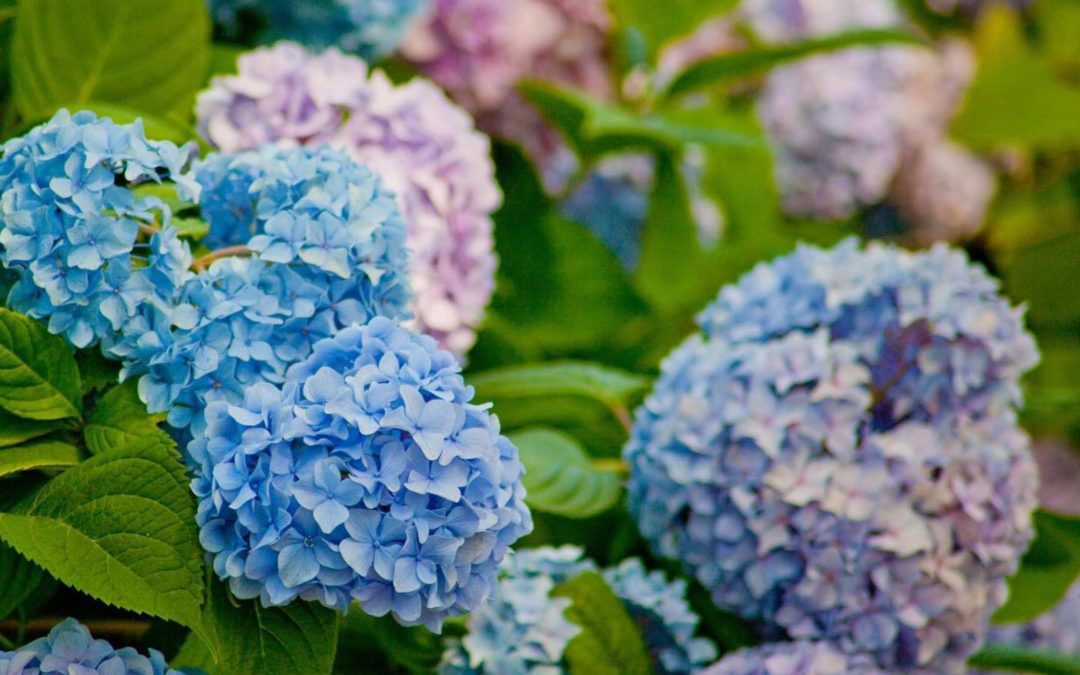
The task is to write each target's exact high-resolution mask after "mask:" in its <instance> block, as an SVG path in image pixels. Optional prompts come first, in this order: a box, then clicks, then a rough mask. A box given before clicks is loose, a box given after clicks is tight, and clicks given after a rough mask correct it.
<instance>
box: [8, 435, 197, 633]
mask: <svg viewBox="0 0 1080 675" xmlns="http://www.w3.org/2000/svg"><path fill="white" fill-rule="evenodd" d="M0 539H3V540H4V541H6V542H7V543H8V544H10V545H11V546H12V547H14V548H15V549H16V550H17V551H19V552H20V553H21V554H23V555H24V556H26V557H27V558H29V559H30V560H32V561H34V562H35V563H37V564H38V565H41V566H42V567H44V568H45V570H46V571H48V572H49V573H50V574H52V575H53V576H54V577H56V578H57V579H58V580H60V581H62V582H63V583H65V584H67V585H69V586H72V587H74V588H76V589H78V590H80V591H82V592H84V593H87V594H88V595H91V596H93V597H95V598H97V599H99V600H102V601H103V602H106V603H109V604H112V605H116V606H118V607H121V608H123V609H128V610H131V611H135V612H141V613H144V614H150V615H153V616H157V617H161V618H163V619H168V620H170V621H175V622H177V623H180V624H184V625H187V626H192V627H197V626H199V625H200V605H201V604H202V595H203V567H202V557H203V551H202V548H201V547H200V546H199V541H198V530H197V528H196V526H195V501H194V498H193V497H192V495H191V492H190V491H189V489H188V478H187V475H186V474H185V472H184V468H183V466H182V465H181V462H180V455H179V453H177V452H176V451H175V449H170V448H165V447H162V446H161V445H160V444H157V443H147V444H146V445H145V447H128V448H123V449H120V450H116V451H112V452H109V453H108V454H104V455H99V456H97V457H94V458H91V459H89V460H87V461H86V462H83V463H82V464H79V465H78V466H76V467H75V468H72V469H70V470H68V471H66V472H64V473H63V474H60V475H59V476H57V477H56V478H53V479H52V480H51V481H49V482H47V483H46V484H45V485H44V486H43V487H41V488H40V489H38V490H36V491H34V492H32V493H31V494H30V495H29V496H27V497H25V498H23V499H22V500H20V501H19V503H17V504H16V505H15V506H14V507H13V508H12V509H11V510H10V512H9V513H0Z"/></svg>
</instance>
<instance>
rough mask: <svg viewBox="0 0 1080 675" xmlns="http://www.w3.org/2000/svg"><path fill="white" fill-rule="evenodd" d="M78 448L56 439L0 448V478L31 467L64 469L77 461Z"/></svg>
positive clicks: (28, 469)
mask: <svg viewBox="0 0 1080 675" xmlns="http://www.w3.org/2000/svg"><path fill="white" fill-rule="evenodd" d="M79 459H80V458H79V449H78V448H76V447H75V446H74V445H68V444H67V443H60V442H57V441H41V442H38V443H28V444H27V445H20V446H18V447H14V448H5V449H3V450H0V478H2V477H3V476H7V475H9V474H13V473H18V472H20V471H30V470H31V469H66V468H68V467H72V466H75V465H76V464H78V463H79Z"/></svg>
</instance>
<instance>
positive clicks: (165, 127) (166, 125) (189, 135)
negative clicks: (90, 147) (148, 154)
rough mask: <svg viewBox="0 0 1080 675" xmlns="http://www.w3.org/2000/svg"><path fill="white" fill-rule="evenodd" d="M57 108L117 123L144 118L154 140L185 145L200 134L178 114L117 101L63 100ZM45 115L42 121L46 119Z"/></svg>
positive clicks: (127, 122) (145, 128) (147, 135)
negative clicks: (171, 115)
mask: <svg viewBox="0 0 1080 675" xmlns="http://www.w3.org/2000/svg"><path fill="white" fill-rule="evenodd" d="M57 108H67V109H68V110H89V111H91V112H94V113H96V114H97V116H98V117H108V118H109V119H111V120H112V121H113V122H116V123H117V124H132V123H134V122H135V120H142V125H143V129H144V130H145V131H146V137H147V138H149V139H150V140H154V141H172V142H173V143H176V144H177V145H183V144H184V143H187V142H189V141H194V140H197V139H198V134H196V133H195V129H193V128H192V127H191V125H190V124H188V123H186V122H185V121H183V120H185V119H186V116H185V117H180V116H179V115H177V116H176V117H177V118H176V119H174V118H172V117H168V116H166V117H159V116H157V115H154V114H152V113H150V112H144V111H142V110H135V109H132V108H129V107H127V106H124V105H118V104H116V103H103V102H100V101H86V102H63V103H61V104H60V105H59V106H57ZM44 120H45V118H44V117H43V118H42V119H41V120H40V121H44Z"/></svg>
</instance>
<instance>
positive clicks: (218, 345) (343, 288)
mask: <svg viewBox="0 0 1080 675" xmlns="http://www.w3.org/2000/svg"><path fill="white" fill-rule="evenodd" d="M195 178H196V180H197V181H198V182H199V184H200V185H201V187H202V196H201V200H200V207H201V209H202V213H203V216H204V218H205V219H206V222H207V224H208V225H209V228H210V234H209V236H208V239H210V240H212V241H213V242H214V245H215V246H237V245H239V246H243V247H246V249H248V250H250V252H251V257H226V258H223V259H219V260H217V261H215V262H213V263H212V264H211V265H210V266H209V268H208V269H207V270H205V271H204V272H202V273H200V274H199V275H197V276H195V277H193V278H192V279H190V280H189V281H188V282H187V283H186V284H185V285H184V288H183V289H182V291H181V294H180V298H179V301H178V306H177V309H176V310H175V312H174V317H173V319H172V321H171V325H170V322H168V321H163V320H161V317H152V318H151V320H150V321H148V323H147V324H146V325H144V326H140V327H139V330H138V331H133V332H134V334H133V335H132V336H131V339H129V340H127V341H125V343H124V345H123V348H124V352H125V356H126V359H127V361H128V363H129V364H131V365H129V367H128V373H127V374H128V375H131V374H141V373H142V371H145V375H143V377H142V379H141V380H140V382H139V390H140V393H141V395H142V397H143V400H144V401H145V402H146V403H147V404H148V406H149V408H150V410H151V411H154V412H159V411H168V412H169V422H170V424H172V425H173V426H174V427H177V428H186V427H189V426H190V427H191V431H192V433H193V434H195V435H198V434H199V432H200V431H201V425H202V417H201V411H202V409H203V408H204V407H205V406H206V404H207V403H210V402H211V401H215V400H225V401H229V402H231V403H239V401H240V399H241V398H242V396H243V391H244V389H245V388H246V387H247V386H250V385H252V384H254V383H257V382H271V383H276V384H280V383H282V382H284V381H285V372H286V370H287V368H288V367H289V366H290V365H291V364H293V363H296V362H297V361H300V360H302V359H304V358H306V357H307V356H308V355H309V354H310V353H311V350H312V345H313V344H314V343H315V342H317V341H318V340H319V339H320V338H323V337H328V336H331V335H335V334H336V333H337V332H338V331H340V330H341V329H343V328H345V327H347V326H351V325H353V324H356V323H365V322H366V321H368V320H369V319H370V318H372V317H374V316H388V317H394V318H403V317H404V316H406V315H407V314H406V306H407V304H408V301H409V299H410V292H409V288H408V270H407V264H408V261H407V257H406V250H405V226H404V223H403V222H402V219H401V215H400V213H399V212H398V210H397V206H396V205H395V202H394V198H393V195H392V194H390V193H389V192H388V191H386V190H385V189H384V188H383V186H382V183H381V182H380V180H379V178H378V177H377V176H376V175H375V174H373V173H372V172H371V171H370V170H368V169H366V168H365V167H362V166H360V165H358V164H356V163H355V162H353V161H352V160H350V159H349V158H348V157H346V156H345V155H343V154H341V153H339V152H336V151H333V150H331V149H329V148H326V147H322V148H317V149H312V148H292V149H280V148H275V147H272V146H268V147H265V148H263V149H261V150H259V151H257V152H250V153H239V154H236V155H210V156H209V157H207V158H206V159H205V160H204V161H202V162H200V163H199V164H198V165H197V166H196V169H195ZM138 364H142V368H141V369H138V370H137V369H136V367H137V365H138Z"/></svg>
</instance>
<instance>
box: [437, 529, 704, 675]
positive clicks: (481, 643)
mask: <svg viewBox="0 0 1080 675" xmlns="http://www.w3.org/2000/svg"><path fill="white" fill-rule="evenodd" d="M595 570H596V565H595V564H594V563H593V562H592V561H591V560H587V559H585V560H583V559H582V551H581V549H579V548H577V547H575V546H562V547H560V548H552V547H543V548H537V549H527V550H519V551H517V552H515V553H514V554H513V555H512V556H510V557H508V558H507V559H506V561H504V563H503V572H502V578H501V579H500V580H499V584H498V588H497V589H496V591H495V594H494V595H493V596H492V600H491V602H490V603H489V604H488V605H486V606H484V607H482V608H480V609H478V610H477V611H475V612H473V614H472V616H471V617H469V622H468V631H469V632H468V635H466V636H465V637H464V638H463V639H462V640H460V641H456V642H453V643H452V644H451V645H450V646H449V648H448V649H447V650H446V652H445V653H444V655H443V662H442V664H441V665H440V668H439V672H440V673H442V674H443V675H481V674H483V673H533V672H550V673H564V672H567V669H566V664H565V662H564V660H563V655H564V653H565V651H566V646H567V645H568V644H569V643H570V641H571V640H572V639H573V638H574V637H576V636H577V635H578V633H580V632H581V629H580V628H579V627H578V626H577V625H575V624H574V623H572V622H570V621H569V620H567V618H566V616H565V612H566V610H567V609H568V608H569V607H570V605H571V601H570V600H569V599H567V598H555V597H551V592H552V591H553V590H554V589H555V587H556V586H557V585H559V584H561V583H563V582H564V581H567V580H569V579H571V578H573V577H574V576H577V575H578V574H580V573H582V572H586V571H595ZM602 574H603V577H604V580H605V581H607V583H608V585H609V586H610V587H611V589H612V591H613V592H614V593H615V595H617V596H618V597H619V599H620V600H622V602H623V604H624V605H625V607H626V610H627V612H628V613H629V614H630V616H631V617H632V618H633V619H634V620H635V622H636V623H637V624H638V626H639V627H640V628H641V630H642V634H643V636H644V638H645V641H646V644H647V646H648V648H649V650H650V652H651V654H652V657H653V665H654V668H655V672H657V673H664V674H675V673H690V672H693V671H695V670H696V669H698V668H700V667H702V666H704V665H705V664H707V663H708V662H709V661H711V660H712V659H714V658H716V647H715V646H714V645H713V644H712V643H711V642H710V641H708V640H706V639H703V638H695V637H694V631H695V630H696V628H697V623H698V617H697V616H696V615H695V614H694V613H693V612H692V611H691V610H690V607H689V605H688V604H687V602H686V584H685V583H684V582H682V581H674V582H668V581H667V580H666V579H665V578H664V575H663V573H662V572H648V571H646V569H645V567H644V565H642V563H641V561H640V560H638V559H630V560H625V561H623V563H622V564H620V565H619V566H618V567H614V568H610V569H606V570H603V572H602Z"/></svg>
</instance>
